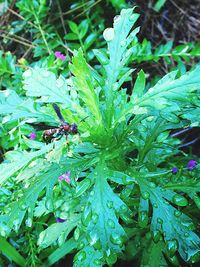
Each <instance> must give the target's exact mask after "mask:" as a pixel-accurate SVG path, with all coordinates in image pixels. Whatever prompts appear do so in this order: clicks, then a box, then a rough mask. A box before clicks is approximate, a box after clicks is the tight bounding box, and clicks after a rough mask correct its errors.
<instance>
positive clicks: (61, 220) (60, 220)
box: [56, 217, 66, 223]
mask: <svg viewBox="0 0 200 267" xmlns="http://www.w3.org/2000/svg"><path fill="white" fill-rule="evenodd" d="M65 221H66V220H64V219H61V218H59V217H57V218H56V222H57V223H63V222H65Z"/></svg>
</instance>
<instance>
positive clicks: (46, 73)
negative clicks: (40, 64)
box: [42, 70, 51, 77]
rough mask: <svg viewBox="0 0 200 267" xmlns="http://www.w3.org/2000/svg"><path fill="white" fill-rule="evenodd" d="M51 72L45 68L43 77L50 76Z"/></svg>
mask: <svg viewBox="0 0 200 267" xmlns="http://www.w3.org/2000/svg"><path fill="white" fill-rule="evenodd" d="M50 74H51V73H50V72H49V71H47V70H43V71H42V76H43V77H48V76H50Z"/></svg>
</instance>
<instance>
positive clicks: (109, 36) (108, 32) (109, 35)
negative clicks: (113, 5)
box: [103, 28, 115, 42]
mask: <svg viewBox="0 0 200 267" xmlns="http://www.w3.org/2000/svg"><path fill="white" fill-rule="evenodd" d="M114 36H115V31H114V29H113V28H107V29H105V31H104V32H103V37H104V39H105V40H106V41H107V42H110V41H112V40H113V39H114Z"/></svg>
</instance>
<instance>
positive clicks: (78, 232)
mask: <svg viewBox="0 0 200 267" xmlns="http://www.w3.org/2000/svg"><path fill="white" fill-rule="evenodd" d="M80 232H81V231H80V229H79V228H78V227H77V228H76V229H75V231H74V239H75V241H77V240H78V239H79V237H80Z"/></svg>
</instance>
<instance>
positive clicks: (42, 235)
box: [37, 231, 46, 246]
mask: <svg viewBox="0 0 200 267" xmlns="http://www.w3.org/2000/svg"><path fill="white" fill-rule="evenodd" d="M45 237H46V232H45V231H43V232H41V233H40V235H39V238H38V242H37V244H38V246H41V245H42V244H43V243H44V242H43V241H44V240H45Z"/></svg>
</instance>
